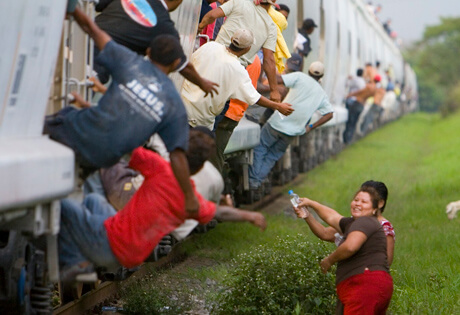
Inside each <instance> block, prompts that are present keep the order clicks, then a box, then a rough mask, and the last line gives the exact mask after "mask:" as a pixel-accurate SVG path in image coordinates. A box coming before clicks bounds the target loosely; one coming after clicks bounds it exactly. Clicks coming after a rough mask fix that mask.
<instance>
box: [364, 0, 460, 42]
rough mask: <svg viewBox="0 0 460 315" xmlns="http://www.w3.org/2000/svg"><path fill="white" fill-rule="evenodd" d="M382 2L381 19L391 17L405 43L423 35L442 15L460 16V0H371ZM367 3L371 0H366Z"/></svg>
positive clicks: (377, 2)
mask: <svg viewBox="0 0 460 315" xmlns="http://www.w3.org/2000/svg"><path fill="white" fill-rule="evenodd" d="M370 1H371V2H372V3H373V4H374V5H377V4H380V5H381V6H382V10H381V12H380V13H379V18H380V20H381V21H386V20H387V19H388V18H391V26H392V29H393V30H394V31H396V32H397V34H398V36H399V37H400V38H401V39H402V40H403V43H404V44H409V43H410V42H412V41H416V40H419V39H421V38H422V37H423V32H424V30H425V27H426V26H429V25H436V24H439V23H440V17H441V16H442V17H460V0H370ZM364 2H365V3H367V2H369V0H364Z"/></svg>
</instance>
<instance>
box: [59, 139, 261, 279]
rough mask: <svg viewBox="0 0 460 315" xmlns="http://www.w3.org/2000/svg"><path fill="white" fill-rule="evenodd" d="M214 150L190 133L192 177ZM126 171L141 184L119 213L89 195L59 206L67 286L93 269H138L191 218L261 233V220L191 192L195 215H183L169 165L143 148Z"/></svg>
mask: <svg viewBox="0 0 460 315" xmlns="http://www.w3.org/2000/svg"><path fill="white" fill-rule="evenodd" d="M214 146H215V143H214V140H213V139H212V137H211V136H209V135H207V134H205V133H203V132H201V131H197V130H190V143H189V148H188V150H187V152H186V154H187V161H188V164H189V167H190V171H191V173H192V174H195V173H197V172H198V171H199V170H200V169H201V168H202V167H203V164H204V162H205V161H206V160H207V159H208V158H209V156H210V154H211V153H212V152H213V151H214ZM130 167H131V168H133V169H135V170H138V171H140V172H141V173H142V175H143V176H144V182H143V184H142V185H141V186H140V187H139V189H138V190H137V191H136V193H135V194H134V195H133V196H132V198H131V199H130V200H129V201H128V203H127V204H126V205H125V206H124V207H123V209H121V210H120V211H118V212H116V211H115V209H114V208H113V207H112V206H111V205H109V204H108V202H107V200H106V199H105V198H104V197H103V196H101V195H98V194H89V195H88V196H86V198H85V200H84V202H83V204H79V203H78V202H76V201H73V200H69V199H64V200H62V202H61V230H60V233H59V260H60V265H61V270H62V271H61V280H63V281H64V282H65V283H69V282H72V281H74V280H77V281H82V280H86V279H88V278H85V279H81V278H79V277H81V276H82V275H84V276H88V275H91V273H90V272H91V271H92V270H93V265H95V266H99V267H106V268H108V269H109V270H113V269H114V268H117V267H119V266H120V265H121V266H124V267H126V268H133V267H136V266H139V265H140V264H142V263H143V262H144V261H145V259H146V258H147V257H148V256H149V255H150V254H151V253H152V251H153V249H154V248H155V246H156V245H157V244H158V243H159V241H160V240H161V239H162V238H163V237H164V236H165V235H167V234H169V233H170V232H172V231H173V230H175V229H176V228H177V227H178V226H180V225H181V224H182V223H183V222H184V221H185V220H186V219H189V218H192V219H195V220H197V221H198V222H199V223H201V224H206V223H207V222H209V221H210V220H212V219H213V218H216V219H217V220H220V221H234V222H244V221H246V222H249V223H251V224H253V225H255V226H256V227H259V228H260V229H261V230H264V229H265V227H266V222H265V218H264V216H263V215H262V214H260V213H258V212H252V211H243V210H238V209H235V208H232V207H229V206H220V205H216V204H214V203H212V202H210V201H207V200H205V199H204V198H203V197H202V196H201V195H200V194H198V193H197V192H196V191H195V190H194V192H195V194H196V197H197V199H198V201H199V205H200V207H199V211H198V212H197V213H192V214H190V213H188V212H186V211H185V208H184V195H183V193H182V192H181V189H180V186H179V184H178V182H177V180H176V179H175V177H174V175H173V172H172V169H171V166H170V164H169V163H168V162H167V161H165V160H164V159H163V158H161V157H160V156H159V155H158V154H156V153H154V152H153V151H150V150H147V149H144V148H142V147H140V148H137V149H136V150H134V152H133V154H132V156H131V160H130ZM193 186H194V185H193Z"/></svg>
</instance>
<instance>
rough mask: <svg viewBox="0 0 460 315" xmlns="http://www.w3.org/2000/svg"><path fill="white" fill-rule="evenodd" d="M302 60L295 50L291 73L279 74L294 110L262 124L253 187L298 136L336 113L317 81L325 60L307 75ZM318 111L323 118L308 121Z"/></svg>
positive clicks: (251, 178) (289, 64)
mask: <svg viewBox="0 0 460 315" xmlns="http://www.w3.org/2000/svg"><path fill="white" fill-rule="evenodd" d="M302 61H303V57H302V56H300V55H298V54H294V55H293V56H292V57H291V58H289V59H288V61H287V69H288V73H287V74H284V75H282V76H279V77H278V83H279V84H284V85H285V86H286V87H287V88H289V92H288V94H287V95H286V98H285V101H286V102H289V103H291V104H292V107H294V109H295V111H294V112H293V113H292V115H290V116H287V117H286V116H284V115H281V114H280V113H279V112H275V113H274V114H273V115H272V116H271V117H270V119H269V120H268V121H267V123H266V124H265V125H264V126H263V128H262V131H261V133H260V144H259V145H258V146H257V147H255V148H254V160H253V163H252V165H250V166H249V187H250V188H251V189H254V190H256V189H258V188H259V187H260V186H261V184H262V181H263V180H264V179H265V177H267V175H268V173H270V171H271V169H272V168H273V166H274V165H275V163H276V162H277V161H278V160H279V159H280V158H281V157H282V156H283V155H284V152H285V151H286V149H287V147H288V146H289V144H290V143H291V142H292V140H293V139H294V138H295V137H296V136H300V135H303V134H304V133H306V132H310V131H311V130H313V129H315V128H318V127H319V126H321V125H322V124H324V123H326V122H327V121H329V120H330V119H331V118H332V116H333V111H334V110H333V108H332V105H331V104H330V103H329V100H328V97H327V94H326V92H324V90H323V88H322V87H321V85H320V84H319V82H318V81H319V80H320V79H321V78H322V77H323V74H324V66H323V64H322V63H321V62H319V61H316V62H313V63H312V64H311V65H310V68H309V69H308V75H307V74H305V73H303V72H302V68H301V65H302ZM316 111H318V112H319V113H320V114H321V115H322V116H321V118H320V119H319V120H318V121H316V122H315V123H313V124H308V123H309V122H310V120H311V118H312V116H313V114H314V113H315V112H316Z"/></svg>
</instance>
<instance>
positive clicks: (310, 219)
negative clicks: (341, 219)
mask: <svg viewBox="0 0 460 315" xmlns="http://www.w3.org/2000/svg"><path fill="white" fill-rule="evenodd" d="M293 208H294V212H295V213H296V214H297V216H298V217H299V218H303V219H304V220H305V222H307V224H308V227H309V228H310V230H311V231H312V232H313V234H315V235H316V236H317V237H318V238H319V239H320V240H323V241H327V242H331V243H333V242H334V241H335V233H337V230H336V229H334V228H333V227H330V226H324V225H322V224H321V223H319V222H318V220H316V219H315V217H314V216H312V215H311V214H309V215H307V216H306V217H305V214H304V212H303V210H302V209H300V208H299V207H293Z"/></svg>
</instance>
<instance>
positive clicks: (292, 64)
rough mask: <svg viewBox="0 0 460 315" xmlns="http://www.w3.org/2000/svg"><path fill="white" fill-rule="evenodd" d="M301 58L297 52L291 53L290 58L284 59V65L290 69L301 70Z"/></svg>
mask: <svg viewBox="0 0 460 315" xmlns="http://www.w3.org/2000/svg"><path fill="white" fill-rule="evenodd" d="M302 62H303V58H302V56H300V55H299V54H292V56H291V58H289V59H288V60H287V61H286V67H287V68H288V69H289V70H291V71H301V70H302Z"/></svg>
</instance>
